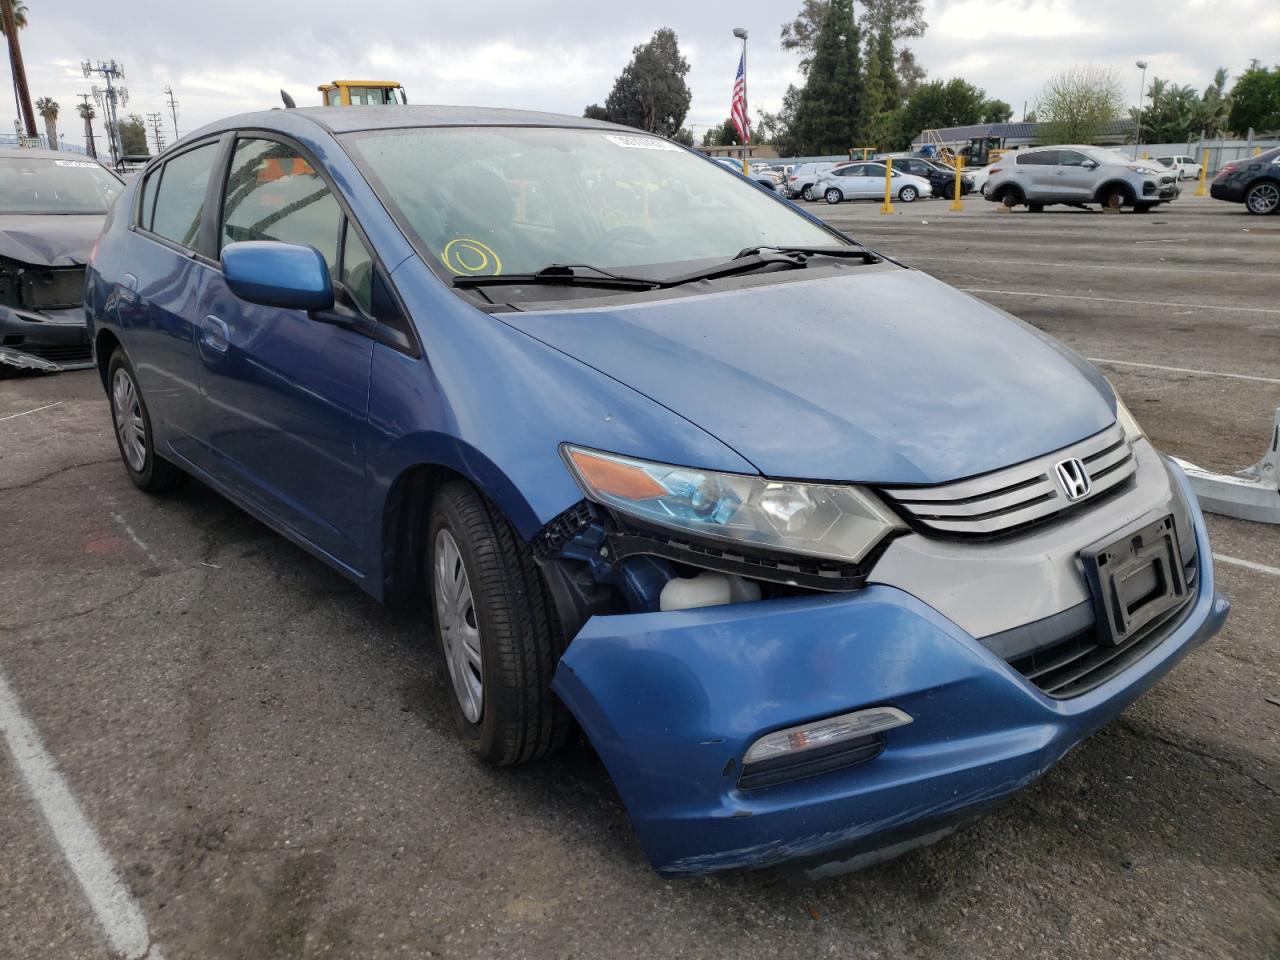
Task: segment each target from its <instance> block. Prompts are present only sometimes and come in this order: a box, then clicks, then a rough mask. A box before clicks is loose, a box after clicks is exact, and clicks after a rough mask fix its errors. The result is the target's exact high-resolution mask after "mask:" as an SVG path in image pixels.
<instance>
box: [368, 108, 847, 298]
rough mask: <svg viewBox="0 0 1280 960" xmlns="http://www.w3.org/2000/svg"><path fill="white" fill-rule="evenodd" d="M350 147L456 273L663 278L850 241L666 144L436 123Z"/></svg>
mask: <svg viewBox="0 0 1280 960" xmlns="http://www.w3.org/2000/svg"><path fill="white" fill-rule="evenodd" d="M347 143H348V144H349V145H350V146H351V147H352V148H353V152H354V153H355V154H356V156H357V158H358V159H360V160H362V161H363V162H362V166H363V167H364V169H365V172H366V174H367V175H368V176H369V179H370V181H371V183H372V184H373V187H374V189H375V190H376V191H377V192H378V194H379V195H380V197H381V199H382V200H383V202H384V203H385V204H386V205H387V206H388V208H389V209H391V210H392V212H393V213H395V214H396V215H397V218H398V219H399V220H400V221H401V223H402V224H403V225H404V226H405V227H407V228H408V229H409V231H410V232H411V233H412V234H413V235H415V236H414V239H415V242H416V243H417V245H418V247H419V249H420V250H421V251H422V252H424V253H426V254H429V255H430V256H431V257H433V258H435V259H436V260H438V261H439V262H441V263H442V264H444V266H445V267H446V268H447V269H448V270H449V271H450V272H452V273H453V274H455V275H458V276H496V275H499V274H512V273H533V272H535V271H537V270H540V269H542V268H543V267H545V266H548V265H549V264H572V265H580V264H589V265H591V266H595V267H602V268H609V269H617V268H620V267H625V268H627V270H626V272H627V273H628V274H636V273H643V274H645V275H647V276H651V277H656V278H662V277H665V276H672V275H676V274H679V273H682V272H684V271H685V270H686V269H687V266H682V264H686V265H687V263H688V261H696V260H724V259H728V258H731V257H733V256H734V255H736V254H737V253H738V252H739V251H741V250H743V249H744V248H747V247H758V246H828V247H829V246H832V245H842V244H844V241H842V240H841V239H840V238H839V237H837V236H836V235H834V234H832V233H830V232H828V231H826V230H824V229H823V228H821V227H819V226H818V225H816V224H814V223H812V222H810V221H809V220H808V219H806V218H805V217H803V216H801V215H800V214H799V213H797V212H795V211H794V210H792V209H791V208H790V207H789V206H788V205H785V204H783V203H780V202H779V201H777V200H774V199H772V198H771V197H770V196H769V195H768V194H765V193H762V192H761V191H760V189H759V188H757V187H755V186H752V184H751V183H750V182H748V181H746V180H744V179H743V178H742V177H740V176H735V175H734V174H732V173H731V172H729V171H728V170H726V169H724V167H723V166H721V165H720V164H718V163H708V162H707V161H706V160H705V159H703V158H702V157H700V156H698V155H697V154H693V153H690V152H688V151H686V150H684V149H683V148H681V147H678V146H675V145H674V144H671V143H668V142H667V141H665V140H662V139H659V138H658V137H653V136H646V135H643V134H627V133H621V132H614V131H610V130H589V129H564V128H539V127H452V128H448V127H435V128H421V129H410V130H387V131H381V130H378V131H367V132H363V133H358V134H353V135H351V136H349V137H348V138H347ZM637 268H641V269H637ZM644 268H647V269H644Z"/></svg>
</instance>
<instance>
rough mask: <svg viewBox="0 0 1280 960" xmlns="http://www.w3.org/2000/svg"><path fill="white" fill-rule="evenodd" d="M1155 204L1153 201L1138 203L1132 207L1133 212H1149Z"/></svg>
mask: <svg viewBox="0 0 1280 960" xmlns="http://www.w3.org/2000/svg"><path fill="white" fill-rule="evenodd" d="M1156 206H1157V205H1156V204H1154V203H1139V204H1135V205H1134V208H1133V212H1134V213H1150V212H1151V211H1152V210H1153V209H1155V207H1156Z"/></svg>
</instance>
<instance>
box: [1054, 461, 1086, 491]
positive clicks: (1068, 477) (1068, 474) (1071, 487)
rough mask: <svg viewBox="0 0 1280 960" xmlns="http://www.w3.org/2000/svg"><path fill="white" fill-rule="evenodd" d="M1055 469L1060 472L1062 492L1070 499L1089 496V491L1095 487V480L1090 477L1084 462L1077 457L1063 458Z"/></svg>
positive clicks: (1059, 479)
mask: <svg viewBox="0 0 1280 960" xmlns="http://www.w3.org/2000/svg"><path fill="white" fill-rule="evenodd" d="M1054 470H1055V471H1056V472H1057V474H1058V483H1060V484H1061V485H1062V492H1063V493H1065V494H1066V495H1067V499H1068V500H1079V499H1081V498H1082V497H1087V496H1088V495H1089V491H1090V490H1092V489H1093V481H1092V480H1090V479H1089V471H1088V470H1086V469H1085V468H1084V464H1083V463H1081V462H1080V460H1079V459H1078V458H1077V457H1072V458H1071V459H1070V460H1063V461H1062V462H1061V463H1059V464H1058V465H1057V466H1056V467H1054Z"/></svg>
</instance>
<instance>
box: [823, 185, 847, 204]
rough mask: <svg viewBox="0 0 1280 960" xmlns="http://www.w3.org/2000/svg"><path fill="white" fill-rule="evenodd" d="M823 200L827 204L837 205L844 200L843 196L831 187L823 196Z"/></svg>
mask: <svg viewBox="0 0 1280 960" xmlns="http://www.w3.org/2000/svg"><path fill="white" fill-rule="evenodd" d="M823 199H825V200H826V201H827V203H839V202H840V201H841V200H843V199H844V194H843V193H841V192H840V191H839V190H837V189H836V188H835V187H831V188H829V189H828V190H827V192H826V193H825V194H823Z"/></svg>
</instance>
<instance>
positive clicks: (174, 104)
mask: <svg viewBox="0 0 1280 960" xmlns="http://www.w3.org/2000/svg"><path fill="white" fill-rule="evenodd" d="M164 92H165V93H166V94H167V95H168V97H169V99H168V101H167V103H168V104H169V115H170V116H171V117H173V139H175V140H177V139H179V138H180V137H181V134H179V133H178V101H177V100H175V99H173V87H171V86H169V84H167V83H166V84H165V85H164Z"/></svg>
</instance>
